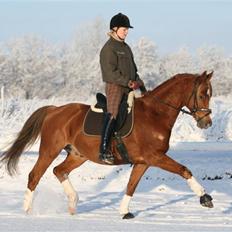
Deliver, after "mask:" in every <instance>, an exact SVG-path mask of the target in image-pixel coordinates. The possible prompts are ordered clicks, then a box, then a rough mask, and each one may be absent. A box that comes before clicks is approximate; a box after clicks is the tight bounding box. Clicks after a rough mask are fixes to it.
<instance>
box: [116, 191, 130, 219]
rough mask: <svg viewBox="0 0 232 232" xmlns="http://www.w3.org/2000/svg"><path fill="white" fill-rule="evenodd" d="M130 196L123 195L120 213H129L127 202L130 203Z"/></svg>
mask: <svg viewBox="0 0 232 232" xmlns="http://www.w3.org/2000/svg"><path fill="white" fill-rule="evenodd" d="M131 198H132V197H131V196H128V195H126V194H125V195H124V197H123V199H122V202H121V204H120V210H119V212H120V214H122V215H125V214H127V213H129V204H130V200H131Z"/></svg>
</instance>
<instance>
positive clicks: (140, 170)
mask: <svg viewBox="0 0 232 232" xmlns="http://www.w3.org/2000/svg"><path fill="white" fill-rule="evenodd" d="M147 168H148V166H147V165H145V164H135V165H134V166H133V169H132V171H131V174H130V179H129V182H128V184H127V190H126V194H125V195H124V197H123V199H122V202H121V205H120V214H121V215H123V219H130V218H133V217H134V215H133V214H132V213H130V212H129V204H130V200H131V198H132V196H133V194H134V192H135V189H136V187H137V185H138V183H139V181H140V179H141V177H142V176H143V174H144V173H145V171H146V170H147Z"/></svg>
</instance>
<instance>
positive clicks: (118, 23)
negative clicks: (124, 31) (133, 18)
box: [110, 13, 133, 30]
mask: <svg viewBox="0 0 232 232" xmlns="http://www.w3.org/2000/svg"><path fill="white" fill-rule="evenodd" d="M114 27H128V28H133V27H132V26H131V25H130V20H129V18H128V17H127V16H126V15H124V14H122V13H118V14H116V15H115V16H113V17H112V19H111V20H110V30H112V29H113V28H114Z"/></svg>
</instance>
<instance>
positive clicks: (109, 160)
mask: <svg viewBox="0 0 232 232" xmlns="http://www.w3.org/2000/svg"><path fill="white" fill-rule="evenodd" d="M99 159H100V160H101V161H103V162H104V163H106V164H114V156H113V154H112V153H111V152H109V151H107V152H106V153H100V155H99Z"/></svg>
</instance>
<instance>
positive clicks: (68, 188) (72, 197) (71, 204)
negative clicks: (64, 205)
mask: <svg viewBox="0 0 232 232" xmlns="http://www.w3.org/2000/svg"><path fill="white" fill-rule="evenodd" d="M61 184H62V185H63V187H64V192H65V193H66V195H67V197H68V210H69V213H70V214H75V213H76V205H77V201H78V200H79V197H78V195H77V193H76V191H75V190H74V188H73V186H72V184H71V182H70V181H69V179H66V180H64V181H63V182H62V183H61Z"/></svg>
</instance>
